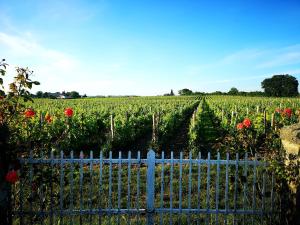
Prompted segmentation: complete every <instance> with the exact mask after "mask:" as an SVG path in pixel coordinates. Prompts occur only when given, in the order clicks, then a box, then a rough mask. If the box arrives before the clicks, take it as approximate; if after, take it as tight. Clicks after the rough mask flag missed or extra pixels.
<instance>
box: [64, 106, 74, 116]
mask: <svg viewBox="0 0 300 225" xmlns="http://www.w3.org/2000/svg"><path fill="white" fill-rule="evenodd" d="M64 113H65V116H66V117H72V116H73V109H72V108H66V109H65V111H64Z"/></svg>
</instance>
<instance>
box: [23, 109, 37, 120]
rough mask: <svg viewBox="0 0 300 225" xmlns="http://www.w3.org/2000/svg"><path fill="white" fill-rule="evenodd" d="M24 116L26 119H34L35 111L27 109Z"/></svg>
mask: <svg viewBox="0 0 300 225" xmlns="http://www.w3.org/2000/svg"><path fill="white" fill-rule="evenodd" d="M24 115H25V117H26V118H32V117H34V115H35V112H34V111H33V109H26V110H25V112H24Z"/></svg>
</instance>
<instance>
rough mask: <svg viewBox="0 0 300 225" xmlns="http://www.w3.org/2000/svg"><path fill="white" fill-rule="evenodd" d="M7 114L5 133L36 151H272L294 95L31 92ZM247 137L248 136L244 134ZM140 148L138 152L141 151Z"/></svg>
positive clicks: (290, 115) (294, 116)
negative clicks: (55, 95) (44, 95)
mask: <svg viewBox="0 0 300 225" xmlns="http://www.w3.org/2000/svg"><path fill="white" fill-rule="evenodd" d="M26 107H27V111H26V112H24V115H23V116H21V117H20V119H19V120H14V121H11V123H10V126H11V127H12V130H13V131H14V133H13V135H12V137H13V138H12V140H10V141H11V142H13V143H14V144H15V145H17V146H18V147H19V148H20V149H31V150H34V151H35V152H39V153H41V152H44V153H47V154H49V152H50V151H52V150H54V151H57V152H59V151H71V150H73V151H74V152H77V153H79V152H80V151H87V152H89V151H90V150H95V149H98V150H103V151H104V152H106V153H108V151H109V150H112V151H113V152H114V151H116V152H118V151H125V152H127V151H129V150H131V151H133V152H134V151H138V150H140V151H142V152H146V151H147V149H149V148H151V147H152V148H154V149H156V150H157V152H158V153H159V152H160V151H162V150H165V151H167V152H169V151H170V150H173V151H175V152H179V151H187V152H188V150H190V149H193V150H195V152H198V151H199V150H201V151H202V152H203V151H204V152H208V151H211V152H213V153H216V152H217V151H219V152H220V153H221V154H223V153H226V152H230V153H236V152H239V153H245V152H249V153H251V155H252V156H254V154H255V153H259V154H261V155H265V153H267V154H268V155H269V154H271V153H272V154H275V153H278V152H279V151H281V146H280V140H279V135H278V134H279V130H280V128H281V127H283V126H285V125H290V124H294V123H297V122H298V116H299V111H298V109H300V105H299V101H298V99H295V98H294V99H280V98H278V99H276V98H246V97H224V96H222V97H218V96H214V97H206V98H196V97H140V98H139V97H132V98H102V99H100V98H98V99H97V98H95V99H79V100H48V99H47V100H46V99H36V100H35V101H34V103H28V104H27V105H26ZM246 137H247V138H246ZM143 154H144V153H143Z"/></svg>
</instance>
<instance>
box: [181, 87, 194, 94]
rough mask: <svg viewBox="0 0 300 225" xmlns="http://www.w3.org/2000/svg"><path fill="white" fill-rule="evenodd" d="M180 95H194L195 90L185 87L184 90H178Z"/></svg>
mask: <svg viewBox="0 0 300 225" xmlns="http://www.w3.org/2000/svg"><path fill="white" fill-rule="evenodd" d="M178 94H179V95H192V94H193V91H191V90H190V89H187V88H184V89H182V90H179V91H178Z"/></svg>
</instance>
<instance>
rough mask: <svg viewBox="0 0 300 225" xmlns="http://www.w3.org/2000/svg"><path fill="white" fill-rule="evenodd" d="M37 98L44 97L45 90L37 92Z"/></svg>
mask: <svg viewBox="0 0 300 225" xmlns="http://www.w3.org/2000/svg"><path fill="white" fill-rule="evenodd" d="M35 96H36V97H37V98H42V97H43V92H42V91H38V92H36V95H35Z"/></svg>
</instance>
